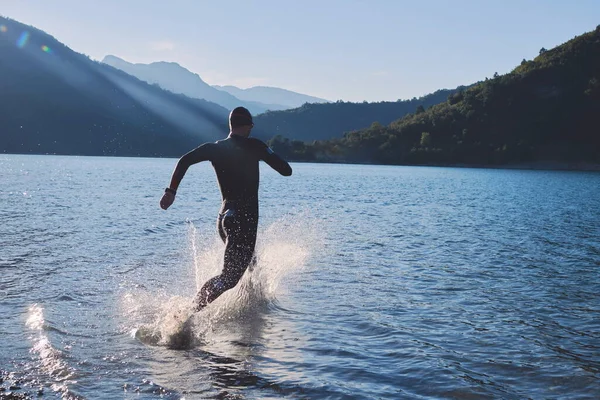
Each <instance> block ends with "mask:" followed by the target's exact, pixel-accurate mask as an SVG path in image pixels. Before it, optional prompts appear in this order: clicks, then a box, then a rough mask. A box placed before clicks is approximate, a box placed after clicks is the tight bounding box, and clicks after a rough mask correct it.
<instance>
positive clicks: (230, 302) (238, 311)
mask: <svg viewBox="0 0 600 400" xmlns="http://www.w3.org/2000/svg"><path fill="white" fill-rule="evenodd" d="M322 228H323V227H322V222H321V221H320V220H317V219H316V218H314V217H311V216H310V214H308V213H301V214H300V215H296V216H290V215H288V216H286V218H282V219H280V220H277V221H275V222H273V223H272V224H270V225H269V226H268V227H267V228H266V229H264V230H262V231H261V232H259V235H258V237H259V240H258V243H257V246H256V256H257V265H256V266H255V267H254V268H253V269H252V270H248V271H246V273H245V274H244V276H243V277H242V279H241V281H240V282H239V283H238V285H237V286H236V287H235V288H233V289H232V290H229V291H228V292H226V293H224V294H223V295H222V296H221V297H219V298H218V299H217V300H215V301H214V302H213V303H212V304H210V305H209V306H208V307H207V308H206V309H204V310H203V311H202V312H200V313H197V314H193V311H192V306H193V304H192V300H193V296H191V297H185V296H181V295H178V296H173V295H170V294H169V293H168V292H167V291H165V292H161V293H149V292H143V293H135V294H134V293H127V294H126V295H125V296H124V299H123V300H124V306H125V311H126V314H128V318H130V319H133V320H136V322H134V323H133V325H135V326H136V327H135V328H134V329H132V330H131V333H132V335H133V336H136V337H137V338H138V339H141V340H142V341H144V342H146V343H149V344H157V345H164V346H168V347H175V348H186V347H193V346H194V345H197V344H199V343H204V342H206V341H210V339H211V338H210V336H211V333H212V332H214V330H215V327H217V326H221V325H223V324H225V323H227V324H230V323H232V322H236V321H238V322H240V323H248V321H249V320H252V319H253V318H256V317H260V315H259V314H261V313H265V312H268V310H269V309H270V308H272V307H273V306H274V305H276V303H277V297H278V296H284V295H285V293H286V290H288V289H290V288H291V287H293V284H294V282H295V281H296V279H295V277H296V276H298V273H299V272H300V271H302V270H304V269H305V268H307V267H309V265H310V259H311V256H313V255H315V254H319V253H320V251H321V250H322V243H323V240H322V238H323V234H324V232H323V229H322ZM188 239H189V250H190V253H191V256H192V259H193V263H194V271H195V277H196V279H195V280H196V288H195V290H193V291H192V292H194V293H195V292H197V291H198V290H199V289H200V288H201V287H202V285H203V284H204V283H205V282H206V281H207V280H208V279H210V278H211V277H213V276H215V275H217V274H219V273H220V271H221V269H222V262H223V251H224V245H223V243H222V242H221V241H220V240H219V239H218V238H215V239H214V240H210V241H207V240H206V238H205V237H203V236H202V235H200V234H199V232H198V229H197V228H196V226H195V225H194V224H193V223H192V222H190V225H189V230H188ZM185 284H186V282H185V281H184V282H182V283H177V284H176V285H178V286H180V287H176V288H171V290H172V291H174V292H177V293H186V292H189V288H187V287H183V285H185ZM171 293H172V292H171Z"/></svg>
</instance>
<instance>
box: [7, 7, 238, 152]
mask: <svg viewBox="0 0 600 400" xmlns="http://www.w3.org/2000/svg"><path fill="white" fill-rule="evenodd" d="M0 26H2V29H0V76H2V77H3V78H2V79H1V80H0V118H1V124H0V132H1V133H0V151H1V152H5V153H37V154H46V153H49V154H78V155H116V156H179V155H181V154H182V153H183V152H185V151H187V150H189V149H190V148H191V147H193V146H196V145H198V144H199V143H201V142H204V141H207V140H211V141H212V140H216V139H218V138H220V137H223V136H225V135H226V133H227V114H228V111H227V110H226V109H224V108H222V107H220V106H218V105H217V104H214V103H211V102H208V101H204V100H199V99H191V98H189V97H186V96H183V95H176V94H173V93H171V92H168V91H165V90H162V89H160V88H159V87H157V86H155V85H150V84H147V83H145V82H142V81H140V80H138V79H137V78H134V77H131V76H130V75H127V74H125V73H124V72H122V71H120V70H117V69H115V68H112V67H110V66H108V65H105V64H101V63H97V62H94V61H91V60H90V59H89V58H87V57H86V56H84V55H81V54H79V53H76V52H74V51H72V50H71V49H69V48H68V47H66V46H64V45H63V44H61V43H60V42H59V41H57V40H56V39H54V38H53V37H52V36H50V35H48V34H46V33H44V32H42V31H40V30H38V29H36V28H33V27H31V26H26V25H24V24H21V23H19V22H17V21H14V20H11V19H8V18H4V17H0Z"/></svg>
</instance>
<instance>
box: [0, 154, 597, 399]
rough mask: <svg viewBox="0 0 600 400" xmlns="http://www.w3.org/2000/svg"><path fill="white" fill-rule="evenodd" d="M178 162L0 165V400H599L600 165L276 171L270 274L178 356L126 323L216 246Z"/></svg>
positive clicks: (3, 158) (208, 189) (263, 271)
mask: <svg viewBox="0 0 600 400" xmlns="http://www.w3.org/2000/svg"><path fill="white" fill-rule="evenodd" d="M175 161H176V160H169V159H132V158H94V157H55V156H17V155H0V342H1V347H0V370H2V375H1V376H0V380H3V382H2V383H0V386H2V387H3V388H4V389H5V392H4V393H2V392H0V398H3V396H4V397H6V398H8V397H7V396H8V395H7V394H6V392H7V391H9V390H11V389H9V386H11V385H12V386H13V389H12V391H13V392H15V393H21V394H24V393H30V394H33V395H34V396H37V393H38V391H39V390H41V392H40V393H41V394H42V396H43V397H48V398H55V397H61V396H62V397H63V398H84V399H117V398H123V399H159V398H165V399H181V398H185V399H203V398H219V399H245V398H247V399H269V398H272V399H280V398H298V399H313V398H314V399H321V398H330V399H346V398H348V399H351V398H356V399H369V398H372V399H428V398H454V399H489V398H502V399H522V398H533V399H559V398H565V399H567V398H568V399H575V398H580V399H583V398H590V399H591V398H598V395H599V394H600V273H599V272H600V174H599V173H585V172H557V171H554V172H548V171H521V170H493V169H459V168H426V167H389V166H363V165H360V166H359V165H327V164H294V165H293V168H294V174H293V175H292V176H291V177H289V178H285V177H281V176H279V175H278V174H277V173H275V172H273V171H271V170H269V168H268V167H267V166H266V165H265V164H263V165H262V166H261V170H262V176H261V191H260V196H261V221H260V226H259V240H258V246H257V254H258V265H257V267H256V268H255V269H254V270H253V271H252V272H251V273H248V274H247V275H246V276H245V277H244V279H243V281H242V282H241V283H240V285H238V287H237V288H236V289H234V290H232V291H231V292H229V293H227V294H226V295H224V296H223V297H222V298H220V299H218V300H217V301H216V302H215V303H213V304H212V305H210V306H209V307H208V308H207V309H206V310H205V311H204V312H203V313H201V314H199V315H198V316H197V317H196V318H195V320H194V326H193V329H194V336H195V340H194V342H193V343H192V345H191V346H189V348H187V349H183V350H174V349H170V348H168V347H167V346H163V345H154V346H153V345H148V344H144V343H142V342H140V341H139V340H138V339H136V338H135V337H134V336H133V334H132V332H134V331H135V329H136V328H138V327H140V326H141V325H142V324H145V325H146V326H151V327H153V328H154V329H162V330H166V329H169V326H168V325H169V324H170V323H171V322H172V321H171V320H170V318H171V316H172V315H175V314H176V312H178V311H181V310H184V311H185V307H187V305H188V304H189V301H190V300H191V298H192V297H193V296H194V294H195V293H196V290H197V288H198V287H199V285H201V284H202V283H203V282H204V280H206V279H207V278H209V277H211V276H212V275H214V274H216V273H217V271H218V270H219V268H220V263H221V258H222V252H223V245H222V244H221V242H220V241H219V239H218V235H217V233H216V229H215V218H216V214H217V211H218V209H219V206H220V197H219V193H218V189H217V186H216V180H215V178H214V173H213V171H212V168H211V166H210V164H207V163H205V164H199V165H196V166H193V167H192V168H191V169H190V170H189V171H188V174H187V175H186V177H185V179H184V181H183V182H182V185H181V186H180V190H179V194H178V196H177V200H176V202H175V204H174V205H173V206H172V208H170V209H169V210H167V211H163V210H160V209H159V207H158V200H159V198H160V196H161V195H162V191H163V188H164V187H165V186H166V185H167V183H168V181H169V178H170V174H171V172H172V169H173V167H174V164H175ZM15 386H17V387H19V388H20V389H17V388H16V387H15Z"/></svg>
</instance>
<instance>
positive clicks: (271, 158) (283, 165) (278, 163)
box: [255, 139, 292, 176]
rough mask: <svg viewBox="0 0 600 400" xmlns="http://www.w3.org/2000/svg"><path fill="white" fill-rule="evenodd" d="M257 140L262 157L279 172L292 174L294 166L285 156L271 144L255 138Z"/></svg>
mask: <svg viewBox="0 0 600 400" xmlns="http://www.w3.org/2000/svg"><path fill="white" fill-rule="evenodd" d="M255 140H256V142H257V147H258V152H259V156H260V159H261V160H263V161H264V162H266V163H267V164H269V166H270V167H271V168H273V169H274V170H275V171H277V172H279V173H280V174H281V175H283V176H290V175H292V167H290V164H288V162H287V161H285V160H284V159H283V158H281V157H279V156H278V155H277V154H275V152H274V151H273V150H271V148H270V147H269V146H267V145H266V144H265V143H263V142H261V141H260V140H258V139H255Z"/></svg>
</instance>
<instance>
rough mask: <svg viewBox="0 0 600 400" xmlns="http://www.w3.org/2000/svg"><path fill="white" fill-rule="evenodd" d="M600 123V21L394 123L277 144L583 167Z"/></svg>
mask: <svg viewBox="0 0 600 400" xmlns="http://www.w3.org/2000/svg"><path fill="white" fill-rule="evenodd" d="M599 127H600V26H598V28H596V30H595V31H592V32H589V33H586V34H583V35H581V36H578V37H576V38H574V39H572V40H570V41H568V42H566V43H564V44H563V45H560V46H557V47H556V48H554V49H552V50H546V49H541V50H540V54H539V55H538V56H537V57H536V58H535V59H534V60H530V61H527V60H523V61H522V62H521V65H519V66H518V67H516V68H515V69H514V70H513V71H512V72H510V73H508V74H505V75H498V74H494V77H493V79H487V80H486V81H485V82H481V83H479V84H477V85H474V86H473V87H470V88H467V89H465V90H461V91H459V92H458V93H456V94H454V95H451V96H450V97H449V99H448V100H447V101H446V102H443V103H441V104H438V105H434V106H433V107H430V108H429V109H427V110H425V109H424V108H420V109H419V110H417V112H415V113H413V114H409V115H406V116H405V117H403V118H401V119H399V120H397V121H394V122H392V123H391V124H389V125H388V126H384V125H382V124H373V125H372V126H371V127H370V128H367V129H363V130H358V131H354V132H350V133H347V134H346V135H345V136H344V137H343V138H341V139H338V140H332V141H328V142H319V143H315V144H314V145H307V144H303V143H298V142H293V141H289V140H285V139H284V138H276V139H275V140H273V141H272V143H271V144H272V146H273V147H274V148H275V149H276V151H280V152H283V153H284V154H287V155H288V157H292V158H296V159H302V160H321V161H346V162H361V163H366V162H369V163H385V164H438V165H439V164H444V165H448V164H465V165H494V164H496V165H506V164H517V165H530V166H535V165H540V163H563V164H564V163H566V164H567V165H569V164H570V165H574V167H575V168H578V167H577V165H580V163H600V129H599ZM545 165H548V164H545Z"/></svg>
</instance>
